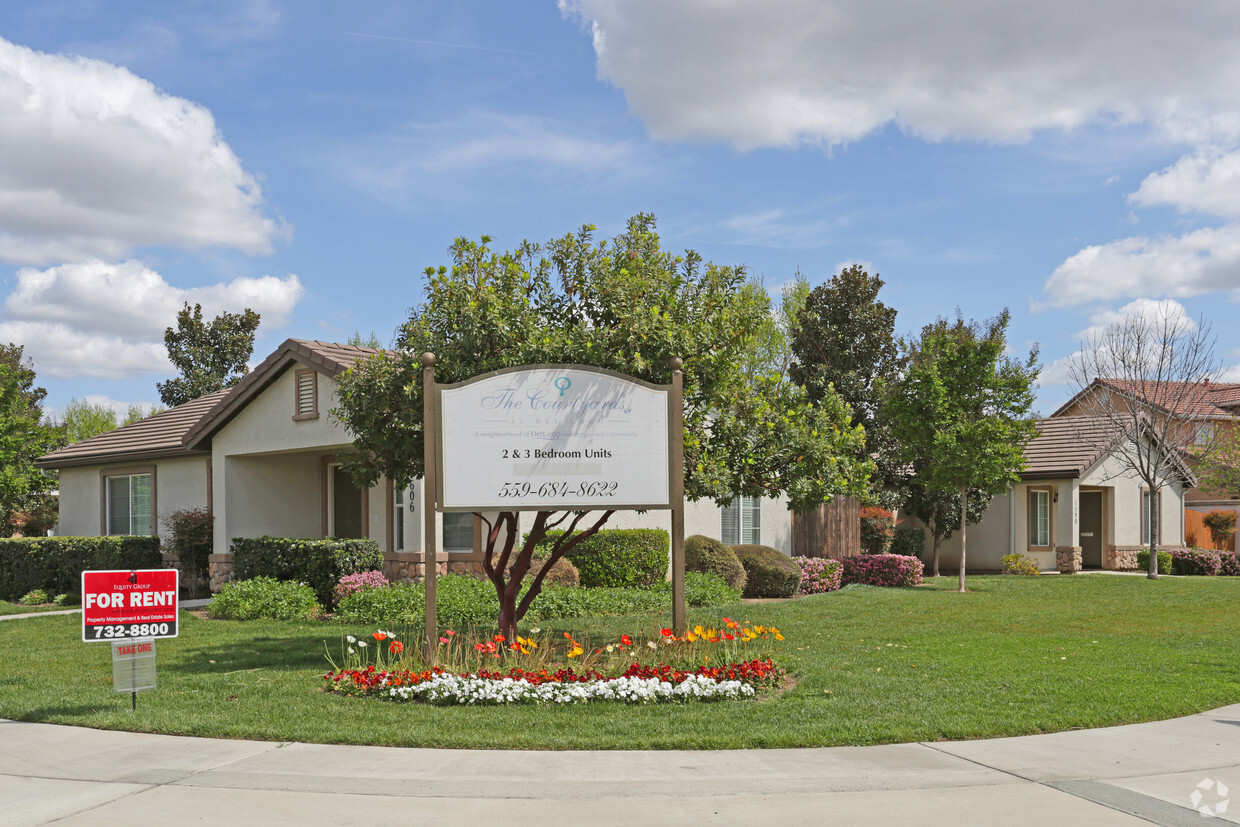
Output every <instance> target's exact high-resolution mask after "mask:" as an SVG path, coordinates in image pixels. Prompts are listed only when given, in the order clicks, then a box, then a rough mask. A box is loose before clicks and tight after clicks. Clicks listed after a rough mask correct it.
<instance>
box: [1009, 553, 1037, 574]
mask: <svg viewBox="0 0 1240 827" xmlns="http://www.w3.org/2000/svg"><path fill="white" fill-rule="evenodd" d="M1002 562H1003V573H1004V574H1031V575H1034V576H1037V575H1038V574H1039V573H1041V569H1040V568H1039V567H1038V561H1037V560H1034V559H1033V558H1032V557H1030V556H1028V555H1026V554H1005V555H1003V560H1002Z"/></svg>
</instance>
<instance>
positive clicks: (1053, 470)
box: [1021, 416, 1119, 480]
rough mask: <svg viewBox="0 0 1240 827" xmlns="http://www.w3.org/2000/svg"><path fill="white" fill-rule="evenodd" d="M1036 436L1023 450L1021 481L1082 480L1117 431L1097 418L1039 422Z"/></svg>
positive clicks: (1112, 443)
mask: <svg viewBox="0 0 1240 827" xmlns="http://www.w3.org/2000/svg"><path fill="white" fill-rule="evenodd" d="M1038 431H1039V433H1038V435H1037V436H1036V437H1034V438H1033V439H1032V440H1030V441H1029V444H1027V445H1026V446H1025V470H1024V471H1023V472H1022V473H1021V476H1022V477H1023V478H1024V479H1027V480H1028V479H1051V478H1060V479H1062V478H1064V477H1068V478H1076V477H1080V476H1084V474H1085V472H1086V471H1088V470H1089V469H1090V468H1092V467H1093V466H1094V465H1095V464H1096V463H1097V462H1098V460H1100V459H1102V457H1103V455H1104V454H1105V453H1107V451H1108V450H1109V447H1110V446H1111V445H1114V444H1115V442H1116V439H1117V437H1118V435H1119V431H1118V430H1117V429H1116V428H1114V427H1113V426H1112V425H1111V424H1110V423H1109V422H1108V421H1107V420H1106V419H1104V418H1102V417H1099V416H1065V417H1059V418H1057V419H1039V420H1038Z"/></svg>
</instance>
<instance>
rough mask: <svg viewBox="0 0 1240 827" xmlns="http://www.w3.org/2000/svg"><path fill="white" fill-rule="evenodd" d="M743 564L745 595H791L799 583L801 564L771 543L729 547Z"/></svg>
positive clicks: (794, 592)
mask: <svg viewBox="0 0 1240 827" xmlns="http://www.w3.org/2000/svg"><path fill="white" fill-rule="evenodd" d="M732 551H734V552H735V553H736V558H737V559H738V560H740V561H741V565H742V566H744V567H745V591H744V595H745V597H792V596H793V595H794V594H796V593H797V588H798V587H799V586H800V585H801V567H800V566H798V565H797V563H796V561H795V560H793V559H792V558H791V557H789V556H788V555H786V554H784V553H783V552H782V551H778V550H777V549H773V548H771V547H770V546H758V545H739V546H732Z"/></svg>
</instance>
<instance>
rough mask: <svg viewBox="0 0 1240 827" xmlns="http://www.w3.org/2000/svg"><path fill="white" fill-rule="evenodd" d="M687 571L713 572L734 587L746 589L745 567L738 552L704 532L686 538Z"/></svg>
mask: <svg viewBox="0 0 1240 827" xmlns="http://www.w3.org/2000/svg"><path fill="white" fill-rule="evenodd" d="M685 571H696V572H702V573H704V574H713V575H715V576H717V577H722V578H723V580H724V582H725V583H727V584H728V585H729V586H731V587H732V588H734V589H739V590H741V591H743V590H744V589H745V576H746V575H745V567H744V566H742V565H741V561H740V560H738V559H736V552H735V551H733V550H732V549H730V548H728V547H727V546H725V545H724V544H723V543H721V542H719V541H718V540H716V539H714V538H712V537H707V536H705V535H703V534H694V535H693V536H692V537H686V538H685Z"/></svg>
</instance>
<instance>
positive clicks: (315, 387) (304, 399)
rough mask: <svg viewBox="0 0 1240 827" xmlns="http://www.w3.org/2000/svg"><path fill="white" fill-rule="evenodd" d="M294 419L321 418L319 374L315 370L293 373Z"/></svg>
mask: <svg viewBox="0 0 1240 827" xmlns="http://www.w3.org/2000/svg"><path fill="white" fill-rule="evenodd" d="M293 378H294V384H293V419H294V420H302V419H318V418H319V374H318V371H315V370H310V369H307V370H299V371H295V372H294V373H293Z"/></svg>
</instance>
